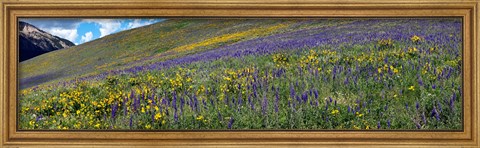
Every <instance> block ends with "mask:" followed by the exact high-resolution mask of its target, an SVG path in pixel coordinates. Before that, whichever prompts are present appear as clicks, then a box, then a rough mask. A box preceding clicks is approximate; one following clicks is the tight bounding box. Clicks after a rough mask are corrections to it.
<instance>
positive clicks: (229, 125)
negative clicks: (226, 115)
mask: <svg viewBox="0 0 480 148" xmlns="http://www.w3.org/2000/svg"><path fill="white" fill-rule="evenodd" d="M233 122H235V119H233V116H232V117H230V121H228V129H232V126H233Z"/></svg>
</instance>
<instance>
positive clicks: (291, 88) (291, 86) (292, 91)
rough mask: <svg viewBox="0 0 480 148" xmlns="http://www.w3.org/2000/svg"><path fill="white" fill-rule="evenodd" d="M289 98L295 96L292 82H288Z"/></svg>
mask: <svg viewBox="0 0 480 148" xmlns="http://www.w3.org/2000/svg"><path fill="white" fill-rule="evenodd" d="M290 98H292V99H293V98H295V89H294V88H293V85H292V84H290Z"/></svg>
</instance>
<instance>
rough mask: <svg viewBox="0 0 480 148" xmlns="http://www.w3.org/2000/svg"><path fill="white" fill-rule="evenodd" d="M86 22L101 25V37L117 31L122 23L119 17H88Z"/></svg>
mask: <svg viewBox="0 0 480 148" xmlns="http://www.w3.org/2000/svg"><path fill="white" fill-rule="evenodd" d="M85 21H86V22H93V23H97V24H98V25H100V29H99V31H100V37H104V36H106V35H109V34H112V33H115V32H117V31H119V30H120V26H121V25H122V23H121V21H120V20H118V19H86V20H85Z"/></svg>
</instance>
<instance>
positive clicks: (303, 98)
mask: <svg viewBox="0 0 480 148" xmlns="http://www.w3.org/2000/svg"><path fill="white" fill-rule="evenodd" d="M302 101H303V103H306V102H307V101H308V95H307V93H306V92H304V93H303V94H302Z"/></svg>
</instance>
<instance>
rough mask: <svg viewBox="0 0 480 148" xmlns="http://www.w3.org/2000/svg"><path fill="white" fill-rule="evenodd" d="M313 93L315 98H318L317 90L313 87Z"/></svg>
mask: <svg viewBox="0 0 480 148" xmlns="http://www.w3.org/2000/svg"><path fill="white" fill-rule="evenodd" d="M313 94H314V95H315V99H318V90H317V89H315V90H314V91H313Z"/></svg>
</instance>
